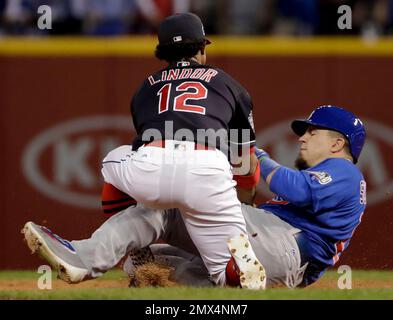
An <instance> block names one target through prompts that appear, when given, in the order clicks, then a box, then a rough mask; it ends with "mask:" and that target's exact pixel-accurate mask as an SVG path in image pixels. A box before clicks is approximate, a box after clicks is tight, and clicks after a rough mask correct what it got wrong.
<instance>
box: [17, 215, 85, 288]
mask: <svg viewBox="0 0 393 320" xmlns="http://www.w3.org/2000/svg"><path fill="white" fill-rule="evenodd" d="M22 233H23V234H24V237H25V240H26V242H27V246H28V247H29V248H30V250H31V252H32V253H33V254H34V253H37V254H38V255H39V256H40V257H42V258H43V259H45V260H46V261H47V262H48V263H49V264H50V265H51V266H52V268H53V269H55V270H56V271H57V277H58V278H59V279H61V280H64V281H66V282H68V283H78V282H81V281H83V280H87V279H88V275H89V270H88V269H87V268H86V267H85V266H84V264H83V262H82V261H81V259H80V258H79V257H78V255H77V253H76V251H75V248H74V247H73V246H72V244H71V243H70V242H69V241H67V240H65V239H62V238H61V237H59V236H58V235H56V234H54V233H53V232H52V231H50V230H49V229H48V228H46V227H43V226H39V225H36V224H35V223H33V222H27V223H26V224H25V226H24V228H23V229H22Z"/></svg>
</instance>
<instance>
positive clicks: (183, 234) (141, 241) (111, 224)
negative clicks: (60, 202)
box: [72, 205, 306, 287]
mask: <svg viewBox="0 0 393 320" xmlns="http://www.w3.org/2000/svg"><path fill="white" fill-rule="evenodd" d="M242 212H243V215H244V217H245V220H246V223H247V232H248V235H249V239H250V241H251V245H252V247H253V248H254V251H255V253H256V255H257V257H258V259H259V261H260V262H261V263H262V264H263V266H264V267H265V269H266V274H267V286H268V287H273V286H277V285H284V286H287V287H296V286H297V285H299V284H300V283H301V281H302V279H303V274H304V270H305V267H306V266H303V267H302V268H301V267H300V253H299V248H298V246H297V243H296V241H295V238H294V237H293V235H294V234H295V233H297V232H299V231H300V230H299V229H296V228H293V227H292V226H290V225H289V224H288V223H286V222H284V221H283V220H281V219H279V218H278V217H276V216H275V215H273V214H271V213H269V212H267V211H265V210H262V209H257V208H253V207H251V206H247V205H242ZM157 240H163V241H165V242H166V243H168V244H169V245H171V246H173V247H176V248H179V249H182V250H184V251H186V252H187V253H189V254H191V255H192V256H190V258H189V257H185V256H184V254H181V252H180V251H179V254H178V255H177V256H178V257H177V258H173V259H167V261H168V262H169V263H170V261H176V263H173V264H174V266H175V268H176V272H175V280H177V281H179V282H180V283H185V284H194V285H208V284H209V283H210V282H209V281H207V279H208V273H207V271H206V269H205V268H204V266H203V263H202V260H201V259H200V258H199V254H198V251H197V249H196V247H195V246H194V244H193V242H192V240H191V238H190V237H189V235H188V233H187V230H186V227H185V225H184V223H183V220H182V217H181V215H180V212H179V211H178V210H176V209H173V210H153V209H148V208H145V207H143V206H142V205H138V206H136V207H130V208H128V209H126V210H124V211H122V212H121V213H118V214H116V215H115V216H113V217H111V218H110V219H109V220H107V221H106V222H105V223H104V224H103V225H102V226H101V227H100V228H99V229H97V230H96V231H95V232H94V233H93V235H92V236H91V238H90V239H86V240H80V241H72V244H73V245H74V247H75V248H76V251H77V253H78V255H79V256H80V258H81V260H82V261H83V262H84V264H85V265H86V267H87V268H88V269H89V270H90V271H91V276H92V277H99V276H101V275H102V274H103V273H105V272H106V271H107V270H109V269H111V268H113V267H114V266H116V265H117V264H118V263H119V261H120V260H121V259H122V258H123V257H124V256H125V255H126V254H127V253H128V252H130V251H131V250H134V249H140V248H144V247H146V246H148V245H151V244H152V243H154V242H156V241H157ZM153 251H154V250H153ZM156 253H157V252H156ZM157 254H158V253H157ZM171 256H175V254H171ZM191 269H193V270H191ZM196 269H198V271H197V270H196Z"/></svg>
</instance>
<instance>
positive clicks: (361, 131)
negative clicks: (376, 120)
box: [292, 106, 366, 163]
mask: <svg viewBox="0 0 393 320" xmlns="http://www.w3.org/2000/svg"><path fill="white" fill-rule="evenodd" d="M310 125H313V126H317V127H322V128H326V129H330V130H334V131H337V132H340V133H341V134H343V135H344V136H345V137H346V138H347V140H348V143H349V149H350V151H351V155H352V157H353V160H354V162H355V163H356V162H357V161H358V158H359V155H360V152H361V151H362V148H363V145H364V142H365V140H366V130H365V128H364V125H363V122H362V121H361V120H360V119H359V118H358V117H357V116H355V115H354V114H353V113H352V112H349V111H347V110H345V109H343V108H340V107H336V106H321V107H318V108H317V109H315V110H314V111H313V112H312V113H311V115H310V116H309V117H308V119H304V120H295V121H293V122H292V130H293V131H294V132H295V133H296V134H297V135H298V136H302V135H303V134H304V133H305V132H306V131H307V128H308V127H309V126H310Z"/></svg>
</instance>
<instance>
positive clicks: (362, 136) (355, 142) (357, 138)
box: [348, 131, 366, 163]
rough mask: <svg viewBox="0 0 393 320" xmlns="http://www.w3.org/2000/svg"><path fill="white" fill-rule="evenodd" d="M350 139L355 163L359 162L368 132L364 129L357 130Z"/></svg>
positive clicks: (350, 147)
mask: <svg viewBox="0 0 393 320" xmlns="http://www.w3.org/2000/svg"><path fill="white" fill-rule="evenodd" d="M348 141H349V149H350V150H351V154H352V157H353V160H354V163H357V162H358V159H359V156H360V153H361V151H362V149H363V146H364V143H365V141H366V133H365V132H364V131H360V132H355V133H354V134H353V135H351V136H350V138H349V139H348Z"/></svg>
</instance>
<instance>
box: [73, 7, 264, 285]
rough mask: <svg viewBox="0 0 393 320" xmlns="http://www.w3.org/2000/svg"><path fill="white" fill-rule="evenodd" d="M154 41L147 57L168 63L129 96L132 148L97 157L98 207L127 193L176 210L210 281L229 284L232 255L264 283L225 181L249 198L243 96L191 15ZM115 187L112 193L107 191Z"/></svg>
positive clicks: (243, 275)
mask: <svg viewBox="0 0 393 320" xmlns="http://www.w3.org/2000/svg"><path fill="white" fill-rule="evenodd" d="M158 40H159V44H158V46H157V49H156V53H155V54H156V57H157V58H159V59H160V60H165V61H166V62H167V63H168V66H167V67H166V68H164V69H162V70H160V71H158V72H156V73H155V74H153V75H150V76H148V77H147V79H146V80H145V81H144V82H143V84H142V85H141V86H140V88H139V89H138V90H137V92H136V93H135V95H134V96H133V99H132V102H131V114H132V120H133V122H134V127H135V129H136V133H137V135H136V138H135V139H134V141H133V143H132V148H131V147H130V146H122V147H119V148H117V149H115V150H113V151H111V152H110V153H109V154H108V155H107V156H106V158H105V159H104V161H103V167H102V175H103V177H104V180H105V186H104V192H103V204H104V205H105V206H106V207H105V209H106V211H107V212H108V213H110V212H113V211H112V210H114V209H115V210H117V209H118V208H119V207H120V208H121V207H126V206H128V205H129V204H131V203H132V202H133V201H134V200H136V201H137V202H138V203H139V204H140V206H144V207H146V208H152V209H160V210H162V209H170V208H178V209H179V212H181V216H182V219H183V220H184V224H185V226H186V229H187V231H188V234H189V236H190V237H191V239H192V241H193V243H194V244H195V246H196V248H197V249H198V252H199V254H200V256H201V258H202V260H203V261H204V264H205V265H206V268H207V270H208V271H209V274H210V277H211V279H213V281H214V282H215V283H216V284H218V285H225V284H229V283H228V281H227V279H226V269H227V265H228V263H229V262H231V265H232V264H233V263H235V264H236V267H237V268H238V269H239V270H240V273H239V274H240V276H239V279H240V284H241V286H242V287H243V288H248V289H263V288H264V287H265V282H266V279H265V271H264V268H263V266H262V265H261V263H260V262H259V261H258V259H257V257H256V255H255V253H254V251H253V249H252V246H251V245H250V243H249V241H248V236H247V231H246V223H245V220H244V217H243V215H242V209H241V203H240V201H239V199H238V198H237V194H236V189H235V188H234V187H235V185H236V182H235V180H236V181H237V182H238V186H239V187H240V188H243V191H244V190H247V192H248V193H249V197H251V196H252V194H253V192H254V189H255V186H256V184H257V183H258V180H259V163H258V161H257V159H256V156H255V154H254V145H255V134H254V130H253V125H252V124H253V121H252V102H251V98H250V96H249V94H248V93H247V92H246V90H245V89H244V88H243V87H242V86H241V85H240V84H239V83H238V82H237V81H235V80H234V79H233V78H231V77H230V76H229V75H227V74H226V73H225V72H224V71H222V70H220V69H217V68H214V67H211V66H208V65H206V64H205V63H206V45H207V44H209V43H210V41H209V40H208V39H207V38H206V37H205V34H204V30H203V25H202V22H201V20H200V19H199V18H198V17H197V16H196V15H194V14H190V13H186V14H176V15H174V16H171V17H168V18H166V19H165V20H164V21H163V22H162V23H161V25H160V27H159V30H158ZM231 164H232V165H234V166H236V175H235V176H234V175H233V171H232V167H231ZM117 191H118V192H120V197H117V198H113V195H114V194H115V193H116V192H117ZM243 194H244V193H243ZM118 234H119V235H120V234H121V233H120V232H119V233H118ZM66 273H67V272H66ZM68 273H69V274H68V275H65V277H66V278H67V279H68V280H70V279H71V278H73V277H72V276H70V274H71V273H72V272H71V271H70V272H68ZM80 274H81V276H76V277H75V279H77V280H79V279H80V278H83V272H81V273H80ZM70 281H71V282H72V281H73V280H72V279H71V280H70Z"/></svg>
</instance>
